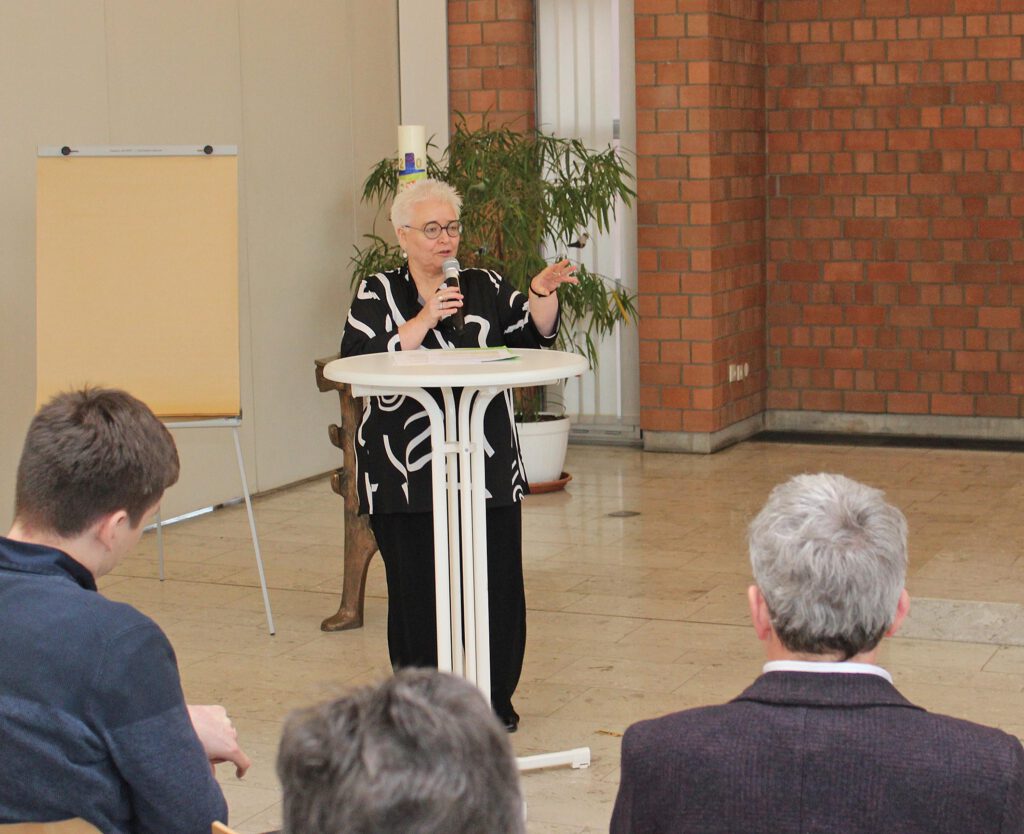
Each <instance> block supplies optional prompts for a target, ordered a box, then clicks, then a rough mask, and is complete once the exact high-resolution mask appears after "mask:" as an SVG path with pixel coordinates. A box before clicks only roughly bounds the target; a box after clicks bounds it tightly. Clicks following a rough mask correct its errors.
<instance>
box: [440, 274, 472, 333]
mask: <svg viewBox="0 0 1024 834" xmlns="http://www.w3.org/2000/svg"><path fill="white" fill-rule="evenodd" d="M441 269H442V270H444V282H445V284H447V285H448V286H449V287H454V288H455V289H457V290H459V291H460V292H461V291H462V287H461V286H460V285H459V262H458V261H457V260H456V259H455V258H449V259H448V260H446V261H445V262H444V263H443V264H441ZM447 321H449V322H451V326H452V327H453V328H454V329H455V332H456V333H461V332H462V328H463V327H465V324H466V319H465V316H464V315H463V312H462V308H461V307H459V308H458V309H456V311H455V312H454V313H452V315H450V316H448V318H447Z"/></svg>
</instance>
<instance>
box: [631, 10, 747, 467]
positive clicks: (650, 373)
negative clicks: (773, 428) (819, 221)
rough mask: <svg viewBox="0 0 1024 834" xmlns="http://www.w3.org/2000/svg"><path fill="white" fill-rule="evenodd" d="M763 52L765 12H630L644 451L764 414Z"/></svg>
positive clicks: (702, 444)
mask: <svg viewBox="0 0 1024 834" xmlns="http://www.w3.org/2000/svg"><path fill="white" fill-rule="evenodd" d="M763 43H764V23H763V3H762V2H760V0H732V1H731V2H730V0H637V2H636V62H637V64H636V77H637V134H638V138H637V156H638V161H637V174H638V178H637V191H638V221H639V229H638V246H639V292H640V315H641V319H640V362H641V364H640V382H641V393H640V396H641V426H642V428H643V429H644V443H645V447H647V448H651V449H688V450H696V451H709V450H712V449H714V448H717V447H718V446H720V445H724V444H725V443H727V442H730V436H731V435H734V434H735V433H736V432H739V433H743V432H744V431H745V430H744V429H743V428H742V427H739V428H736V429H734V430H733V432H731V433H730V431H729V427H730V426H735V425H736V424H739V423H742V421H744V420H745V419H746V418H751V417H753V418H756V417H757V415H759V414H760V413H761V411H762V410H763V408H764V399H765V393H764V392H765V384H766V374H765V362H764V276H763V262H764V257H765V252H764V159H765V158H764V64H763V62H764V46H763ZM730 366H739V367H741V368H742V367H747V368H749V376H747V377H746V378H745V379H741V380H739V381H730ZM753 430H754V428H750V429H749V430H746V433H751V432H752V431H753Z"/></svg>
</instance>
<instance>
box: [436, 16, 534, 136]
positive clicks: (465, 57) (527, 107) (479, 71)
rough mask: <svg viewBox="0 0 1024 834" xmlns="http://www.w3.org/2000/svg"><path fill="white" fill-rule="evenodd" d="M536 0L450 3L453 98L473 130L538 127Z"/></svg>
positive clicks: (450, 86) (453, 107)
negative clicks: (484, 124)
mask: <svg viewBox="0 0 1024 834" xmlns="http://www.w3.org/2000/svg"><path fill="white" fill-rule="evenodd" d="M535 49H536V47H535V30H534V9H533V0H448V96H449V103H450V107H451V110H452V116H453V120H454V116H455V113H456V112H458V113H462V114H463V115H464V116H465V117H466V124H467V125H468V126H469V127H470V128H476V127H479V126H480V125H481V124H482V122H483V120H484V118H485V116H486V118H487V120H488V121H489V122H490V123H491V124H492V125H495V126H498V125H501V124H504V123H506V122H509V123H513V127H515V128H518V129H527V128H532V127H534V125H535V124H536V111H537V73H536V65H535Z"/></svg>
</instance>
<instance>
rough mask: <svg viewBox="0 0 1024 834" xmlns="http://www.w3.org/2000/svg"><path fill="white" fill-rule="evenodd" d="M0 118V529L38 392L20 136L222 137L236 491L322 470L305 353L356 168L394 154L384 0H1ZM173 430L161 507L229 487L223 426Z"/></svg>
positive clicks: (310, 354)
mask: <svg viewBox="0 0 1024 834" xmlns="http://www.w3.org/2000/svg"><path fill="white" fill-rule="evenodd" d="M0 113H3V114H4V117H3V119H0V148H3V151H4V152H3V154H2V155H0V194H3V199H2V200H0V383H2V389H3V397H0V526H3V528H4V529H6V525H7V523H8V522H9V521H10V511H11V507H12V501H13V491H14V475H15V467H16V465H17V459H18V454H19V452H20V446H21V440H22V437H23V434H24V431H25V427H26V426H27V424H28V421H29V419H30V418H31V416H32V408H33V401H34V396H35V392H34V380H35V344H34V343H35V326H34V320H35V221H34V212H35V180H34V171H35V154H36V146H37V145H62V144H72V145H74V144H81V145H86V144H96V145H102V144H113V143H128V142H131V143H149V144H188V143H206V142H209V143H212V144H231V145H238V147H239V174H240V177H239V201H240V202H239V206H240V230H239V238H240V241H239V246H240V275H239V280H240V296H241V364H242V407H243V412H244V419H243V429H242V442H243V452H244V454H245V456H246V468H247V471H248V474H249V480H250V486H251V487H252V489H253V490H254V491H265V490H268V489H272V488H274V487H276V486H280V485H282V484H286V483H290V482H292V481H295V480H298V479H301V478H304V477H308V476H311V475H315V474H317V473H320V472H324V471H326V470H328V469H331V468H333V467H334V466H336V465H337V464H338V461H339V457H338V455H337V454H335V453H334V450H333V449H332V448H331V446H330V444H329V442H328V440H327V433H326V426H327V424H328V423H329V422H332V421H336V420H337V405H336V400H335V399H334V398H332V397H330V396H327V395H324V394H320V393H319V392H317V390H316V386H315V384H314V382H313V359H314V358H315V357H317V356H322V355H325V354H328V353H331V352H333V351H335V350H337V345H338V341H339V339H340V335H341V327H342V323H343V320H344V312H345V310H346V308H347V305H348V301H349V298H350V290H349V278H348V260H349V257H350V256H351V253H352V246H353V244H355V243H356V242H358V240H359V237H360V235H361V234H362V232H363V231H364V230H365V229H366V228H367V227H368V223H369V218H370V217H371V216H372V215H371V214H370V213H369V212H368V211H367V210H366V209H365V208H364V207H362V206H360V205H359V201H358V190H359V187H360V185H361V183H362V179H363V177H364V176H365V173H366V171H367V170H368V168H369V165H370V164H371V163H372V162H373V161H376V160H377V159H379V158H381V157H383V156H387V155H389V154H390V153H392V152H393V150H394V145H395V125H396V123H397V121H398V45H397V19H396V11H395V4H394V3H387V2H380V1H379V0H347V2H345V1H342V2H339V1H338V0H174V2H159V0H31V2H29V0H0ZM84 291H87V288H83V292H84ZM177 437H178V445H179V449H180V450H181V454H182V464H183V466H182V479H181V482H180V483H179V484H178V485H177V486H176V487H174V488H173V490H171V492H170V493H169V494H168V496H167V499H166V500H165V508H164V509H165V515H173V514H177V513H179V512H183V511H186V510H188V509H193V508H197V507H202V506H207V505H209V504H211V503H217V502H220V501H223V500H226V499H229V498H232V497H235V496H237V495H239V494H240V488H239V484H238V468H237V465H236V463H235V457H234V447H233V444H232V442H231V436H230V432H229V431H226V430H210V429H202V430H186V431H179V432H177Z"/></svg>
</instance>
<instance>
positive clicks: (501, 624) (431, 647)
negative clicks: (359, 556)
mask: <svg viewBox="0 0 1024 834" xmlns="http://www.w3.org/2000/svg"><path fill="white" fill-rule="evenodd" d="M370 526H371V527H372V528H373V534H374V535H375V536H376V537H377V547H378V548H379V549H380V555H381V557H382V558H383V559H384V569H385V572H386V574H387V582H388V652H389V654H390V655H391V665H392V666H394V667H395V668H398V667H402V666H433V667H436V666H437V619H436V612H435V609H434V605H435V602H434V600H435V594H434V515H433V513H374V514H372V515H371V516H370ZM487 601H488V605H489V609H490V627H491V640H490V644H491V703H492V705H493V706H494V711H495V712H496V713H498V715H500V716H501V717H502V718H507V717H509V716H510V715H511V714H512V693H513V692H515V690H516V686H517V685H518V684H519V675H520V674H521V673H522V670H523V656H524V654H525V651H526V595H525V592H524V590H523V535H522V508H521V505H520V504H518V503H517V504H513V505H512V506H510V507H492V508H489V509H488V510H487ZM452 639H453V640H457V639H459V635H452Z"/></svg>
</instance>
